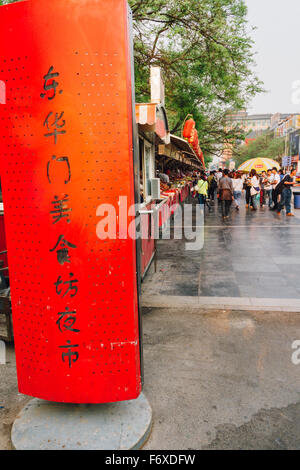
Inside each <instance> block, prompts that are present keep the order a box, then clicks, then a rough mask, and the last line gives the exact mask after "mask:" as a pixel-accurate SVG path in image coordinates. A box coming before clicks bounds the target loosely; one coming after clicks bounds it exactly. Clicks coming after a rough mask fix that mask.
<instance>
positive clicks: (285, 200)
mask: <svg viewBox="0 0 300 470" xmlns="http://www.w3.org/2000/svg"><path fill="white" fill-rule="evenodd" d="M296 173H297V171H296V170H292V171H291V173H290V174H289V175H286V176H285V177H284V178H283V179H282V181H280V183H279V184H278V185H277V189H276V191H277V193H278V195H279V194H280V195H281V199H280V202H279V203H278V206H277V214H278V215H281V211H282V209H283V208H284V207H285V210H286V215H287V216H288V217H294V214H293V213H292V208H291V201H292V195H293V193H292V187H293V186H300V184H296Z"/></svg>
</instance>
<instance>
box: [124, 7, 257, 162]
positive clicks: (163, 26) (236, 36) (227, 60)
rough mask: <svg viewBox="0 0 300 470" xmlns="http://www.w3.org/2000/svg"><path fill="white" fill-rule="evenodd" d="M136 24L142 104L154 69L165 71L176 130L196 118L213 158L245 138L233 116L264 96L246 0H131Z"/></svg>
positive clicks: (204, 146)
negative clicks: (229, 124)
mask: <svg viewBox="0 0 300 470" xmlns="http://www.w3.org/2000/svg"><path fill="white" fill-rule="evenodd" d="M129 3H130V5H131V8H132V12H133V19H134V48H135V69H136V98H137V101H140V102H143V101H147V100H148V99H149V67H150V65H156V66H160V67H162V69H163V72H164V78H165V84H166V107H167V110H168V115H169V118H170V123H171V127H172V131H173V132H174V133H177V134H180V131H181V125H182V122H183V121H184V118H185V116H186V115H187V114H189V113H191V114H193V116H194V119H195V121H196V124H197V129H198V132H199V137H200V142H201V147H202V149H203V150H204V152H205V154H206V155H209V154H217V153H219V149H220V148H221V146H222V144H223V143H224V142H231V143H232V142H235V140H236V139H239V138H243V137H244V136H243V133H242V131H241V130H240V129H239V128H235V129H233V130H230V131H225V127H226V113H227V112H228V111H230V110H232V109H241V108H244V107H246V106H247V103H248V102H249V100H250V99H251V98H252V97H253V96H254V95H255V94H256V93H258V92H261V91H262V84H261V82H260V81H259V80H258V78H257V77H256V76H255V75H254V74H253V71H252V65H253V63H254V62H253V52H252V41H251V39H250V38H249V35H248V29H249V26H248V23H247V18H246V15H247V8H246V5H245V3H244V0H201V1H199V0H129Z"/></svg>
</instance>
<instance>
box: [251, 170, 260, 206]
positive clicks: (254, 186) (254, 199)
mask: <svg viewBox="0 0 300 470" xmlns="http://www.w3.org/2000/svg"><path fill="white" fill-rule="evenodd" d="M250 178H251V179H250V196H251V199H250V201H251V209H252V210H254V211H257V206H258V203H259V200H260V183H259V178H258V175H257V173H256V170H251V172H250Z"/></svg>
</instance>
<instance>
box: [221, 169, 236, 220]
mask: <svg viewBox="0 0 300 470" xmlns="http://www.w3.org/2000/svg"><path fill="white" fill-rule="evenodd" d="M223 173H224V176H223V177H222V178H221V179H220V181H219V186H218V193H219V200H220V201H221V204H222V215H223V218H224V219H227V218H228V217H229V212H230V207H231V204H232V201H233V199H234V197H233V184H232V179H230V178H229V176H228V174H229V171H228V170H227V169H226V170H224V172H223Z"/></svg>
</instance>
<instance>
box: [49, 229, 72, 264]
mask: <svg viewBox="0 0 300 470" xmlns="http://www.w3.org/2000/svg"><path fill="white" fill-rule="evenodd" d="M67 247H69V248H77V246H76V245H73V244H72V243H70V242H68V241H67V240H66V239H65V237H64V236H63V235H60V236H59V237H58V240H57V242H56V245H55V247H54V248H52V250H50V251H51V252H53V251H55V250H56V248H59V249H58V250H57V251H56V254H57V261H58V262H59V264H61V265H63V264H64V263H70V257H69V250H68V248H67Z"/></svg>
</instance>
